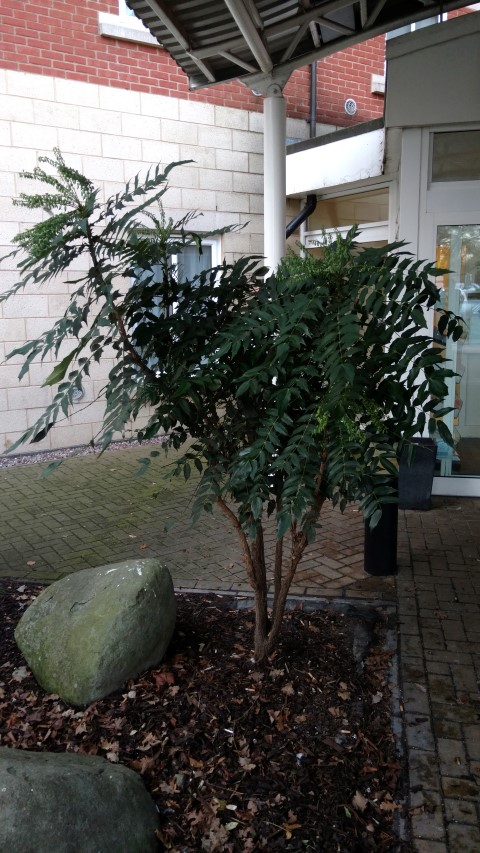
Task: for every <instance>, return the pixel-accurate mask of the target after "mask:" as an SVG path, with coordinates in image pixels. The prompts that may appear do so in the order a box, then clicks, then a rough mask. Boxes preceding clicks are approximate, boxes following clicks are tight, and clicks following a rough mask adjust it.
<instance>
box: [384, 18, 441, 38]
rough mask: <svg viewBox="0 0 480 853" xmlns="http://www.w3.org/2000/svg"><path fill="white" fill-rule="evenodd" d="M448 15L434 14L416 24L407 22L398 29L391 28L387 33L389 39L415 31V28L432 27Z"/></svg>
mask: <svg viewBox="0 0 480 853" xmlns="http://www.w3.org/2000/svg"><path fill="white" fill-rule="evenodd" d="M444 18H446V15H432V17H430V18H424V19H423V21H416V22H415V23H414V24H406V25H405V26H404V27H397V29H396V30H390V32H389V33H387V39H395V38H397V36H404V35H406V33H413V32H414V31H415V30H422V29H423V28H424V27H431V26H432V24H439V23H440V21H442V20H444Z"/></svg>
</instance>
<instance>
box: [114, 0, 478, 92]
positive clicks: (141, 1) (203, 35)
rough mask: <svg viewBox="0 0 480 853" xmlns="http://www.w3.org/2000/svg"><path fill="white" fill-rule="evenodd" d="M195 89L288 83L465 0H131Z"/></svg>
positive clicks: (141, 18)
mask: <svg viewBox="0 0 480 853" xmlns="http://www.w3.org/2000/svg"><path fill="white" fill-rule="evenodd" d="M127 2H128V5H129V6H130V7H131V8H132V9H133V11H134V12H135V14H136V15H137V17H138V18H140V20H141V21H142V22H143V23H144V24H145V26H146V27H147V28H148V29H149V30H150V32H151V33H152V34H153V35H154V36H155V38H157V39H158V41H159V42H160V43H161V44H162V45H163V47H164V48H165V49H166V50H167V51H168V52H169V53H170V55H171V56H172V57H173V59H174V60H175V61H176V62H177V64H178V65H179V66H180V67H181V68H182V70H183V71H184V72H185V73H186V74H187V75H188V78H189V81H190V86H191V88H193V89H196V88H199V87H202V86H210V85H213V84H215V83H223V82H226V81H228V80H234V79H240V80H242V82H244V83H245V84H246V85H247V86H250V87H251V88H260V89H261V84H262V81H271V80H272V79H273V80H274V81H276V82H278V83H279V84H280V85H282V86H283V85H284V83H285V82H286V80H288V77H289V76H290V74H291V73H292V71H294V70H295V68H300V67H302V66H304V65H307V64H308V63H310V62H312V61H313V60H314V59H319V58H321V57H323V56H327V55H329V54H331V53H335V52H336V51H339V50H343V48H345V47H348V46H349V45H352V44H356V43H357V42H361V41H365V40H366V39H368V38H371V37H372V36H375V35H379V34H381V33H384V32H387V31H388V30H392V29H395V28H397V27H401V26H403V25H405V24H409V23H413V22H414V21H421V20H423V19H424V18H428V17H431V16H432V15H436V14H439V13H440V12H447V11H450V10H451V9H458V8H461V7H462V6H465V5H466V3H465V0H445V2H436V0H127Z"/></svg>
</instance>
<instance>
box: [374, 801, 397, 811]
mask: <svg viewBox="0 0 480 853" xmlns="http://www.w3.org/2000/svg"><path fill="white" fill-rule="evenodd" d="M379 808H380V809H381V811H382V812H394V811H395V809H399V808H400V805H399V803H390V802H388V801H386V800H384V801H383V802H382V803H380V806H379Z"/></svg>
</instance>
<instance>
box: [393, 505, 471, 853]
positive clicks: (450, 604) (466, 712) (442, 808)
mask: <svg viewBox="0 0 480 853" xmlns="http://www.w3.org/2000/svg"><path fill="white" fill-rule="evenodd" d="M479 510H480V501H479V500H468V499H458V498H448V499H447V498H445V499H440V498H437V499H436V500H435V508H434V510H432V511H430V512H426V513H414V512H406V513H404V514H403V518H402V522H401V524H402V536H403V537H404V540H403V541H404V543H406V544H407V545H408V550H406V551H405V552H404V554H403V556H402V559H401V560H400V565H399V573H398V576H397V595H398V609H399V635H400V659H401V674H402V677H403V702H404V707H405V711H406V713H405V729H406V739H407V744H408V747H409V748H408V759H409V769H410V787H411V791H412V793H411V803H410V804H411V808H412V832H413V835H414V841H415V847H416V850H417V851H418V853H427V851H428V853H434V851H438V853H441V851H442V853H457V851H462V853H474V851H475V853H477V851H479V850H480V835H479V827H480V814H479V807H480V761H479V756H480V692H479V687H480V683H479V679H480V654H479V644H478V639H479V635H478V630H479V625H480V621H479V617H480V512H479ZM414 655H415V657H413V656H414Z"/></svg>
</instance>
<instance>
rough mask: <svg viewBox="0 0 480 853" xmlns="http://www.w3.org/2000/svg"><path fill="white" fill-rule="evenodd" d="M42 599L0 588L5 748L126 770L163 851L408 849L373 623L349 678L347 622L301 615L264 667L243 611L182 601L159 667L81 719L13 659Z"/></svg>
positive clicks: (24, 590)
mask: <svg viewBox="0 0 480 853" xmlns="http://www.w3.org/2000/svg"><path fill="white" fill-rule="evenodd" d="M38 591H39V587H38V586H34V585H32V584H20V585H19V584H17V583H13V582H12V583H10V582H3V584H1V587H0V624H1V625H3V629H2V632H1V638H0V654H1V657H0V743H1V744H2V745H5V746H9V747H12V748H16V749H32V750H50V751H53V752H63V751H68V752H78V753H86V754H88V755H101V756H104V757H106V758H107V759H108V760H109V761H112V762H121V763H123V764H125V765H127V766H128V767H131V768H133V769H134V770H135V771H137V772H138V773H140V774H141V775H142V778H143V780H144V782H145V785H146V787H147V788H148V790H149V791H150V793H151V794H152V796H153V798H154V800H155V801H156V803H157V806H158V810H159V813H160V817H161V825H162V829H161V833H160V838H159V849H160V850H169V851H173V853H188V851H196V850H201V851H211V853H215V851H226V853H229V851H238V853H244V851H247V853H248V851H257V850H258V851H322V853H334V851H335V853H356V851H358V853H360V851H371V850H375V851H400V850H402V851H405V850H407V849H409V848H408V847H407V845H406V844H405V842H403V841H401V840H399V838H398V837H397V835H396V832H395V827H396V825H397V823H398V821H397V820H396V818H397V816H398V815H399V814H400V813H401V812H402V810H403V806H402V804H401V794H402V790H401V781H402V771H401V762H400V761H399V758H398V756H397V754H396V748H395V740H394V737H393V734H392V730H391V700H390V691H389V687H388V669H389V666H390V662H391V652H387V651H385V648H384V645H383V639H384V637H383V632H384V626H383V625H382V624H381V623H377V625H376V626H375V628H374V637H373V644H372V646H371V647H370V649H369V651H368V652H367V656H366V658H365V661H364V663H363V665H360V666H359V664H358V662H357V661H356V660H355V658H354V655H353V653H352V645H353V634H354V621H353V620H352V619H350V618H349V617H347V616H343V615H341V614H338V613H337V612H334V611H333V610H327V611H323V612H321V611H317V612H314V613H307V612H304V611H302V610H300V609H297V610H295V611H292V612H290V613H289V614H288V615H287V616H286V618H285V626H284V631H283V637H282V641H281V644H280V645H279V647H278V650H277V651H276V653H275V654H274V655H273V657H272V659H271V660H270V662H269V664H268V666H259V665H256V664H255V662H254V661H253V659H252V651H251V645H250V643H251V635H252V628H253V623H252V616H251V613H250V612H249V611H245V610H243V611H242V610H241V611H238V610H233V609H229V607H228V606H227V607H226V606H225V604H224V603H223V602H222V600H221V599H220V598H217V597H207V596H201V597H199V596H194V595H190V596H189V595H179V596H178V619H177V628H176V631H175V635H174V638H173V641H172V643H171V646H170V649H169V651H168V654H167V657H166V659H165V660H164V662H163V663H162V664H161V665H160V666H159V667H157V668H156V669H155V670H154V671H150V672H147V673H145V674H144V675H142V676H141V677H139V678H138V679H136V680H135V681H132V682H129V683H128V684H127V685H125V688H124V689H123V690H120V691H118V692H116V693H114V694H112V695H111V696H109V697H108V698H107V699H104V700H102V701H98V702H96V703H95V704H93V705H91V706H90V707H88V708H85V709H78V708H73V707H70V706H68V705H66V704H64V703H63V702H62V701H61V700H60V699H59V698H58V696H55V695H51V694H50V695H48V694H45V692H44V691H43V690H42V689H41V688H39V687H38V685H37V683H36V682H35V680H34V678H33V677H32V675H31V673H30V671H29V670H28V667H27V666H26V664H25V661H24V659H23V658H22V656H21V655H20V653H19V651H18V649H17V648H16V645H15V642H14V638H13V631H14V628H15V625H16V623H17V621H18V619H19V616H20V615H21V613H22V612H23V610H24V608H25V607H26V606H28V604H29V602H30V601H31V599H32V597H34V596H35V595H36V594H38Z"/></svg>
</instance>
